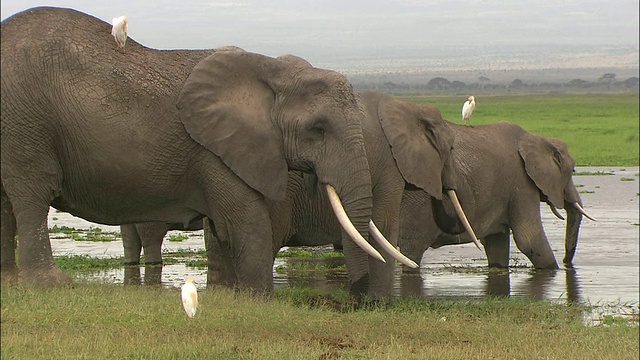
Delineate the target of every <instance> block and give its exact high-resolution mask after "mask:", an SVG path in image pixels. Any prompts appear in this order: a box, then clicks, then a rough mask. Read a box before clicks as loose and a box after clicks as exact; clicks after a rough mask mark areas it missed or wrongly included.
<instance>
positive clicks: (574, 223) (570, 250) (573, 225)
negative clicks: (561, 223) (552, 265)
mask: <svg viewBox="0 0 640 360" xmlns="http://www.w3.org/2000/svg"><path fill="white" fill-rule="evenodd" d="M576 204H577V203H576ZM565 209H566V210H567V228H566V231H565V244H564V248H565V253H564V259H563V260H562V262H564V263H565V264H566V265H571V263H572V262H573V256H574V255H575V254H576V248H577V247H578V232H579V231H580V222H582V212H580V210H578V208H577V207H574V206H573V204H571V203H565Z"/></svg>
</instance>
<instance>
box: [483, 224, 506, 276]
mask: <svg viewBox="0 0 640 360" xmlns="http://www.w3.org/2000/svg"><path fill="white" fill-rule="evenodd" d="M509 240H510V238H509V232H508V231H507V232H504V233H497V234H491V235H488V236H485V237H484V238H483V239H482V245H484V252H485V254H486V255H487V260H488V262H489V267H498V268H506V267H509V255H510V253H509V243H510V241H509Z"/></svg>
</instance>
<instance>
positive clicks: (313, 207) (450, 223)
mask: <svg viewBox="0 0 640 360" xmlns="http://www.w3.org/2000/svg"><path fill="white" fill-rule="evenodd" d="M1 27H2V29H1V30H2V31H1V34H2V35H1V36H2V42H1V46H2V52H1V56H2V72H1V76H2V109H1V110H2V112H1V121H2V139H1V140H2V143H1V144H2V145H1V146H2V149H1V150H2V159H1V160H2V161H1V166H2V173H1V180H2V218H1V222H2V223H1V225H2V233H1V236H2V238H1V245H2V253H1V256H2V258H1V260H2V263H1V269H2V275H3V277H5V276H11V275H15V274H19V278H20V280H21V281H23V282H25V283H37V284H53V285H55V284H61V283H65V282H67V281H69V279H68V278H67V276H66V275H65V274H64V273H63V272H61V271H60V270H59V269H58V268H57V267H56V266H55V264H54V262H53V255H52V252H51V244H50V242H49V235H48V231H47V213H48V210H49V207H50V206H52V207H54V208H56V209H59V210H61V211H65V212H69V213H71V214H73V215H76V216H79V217H82V218H84V219H87V220H89V221H93V222H98V223H103V224H109V225H121V229H122V235H123V243H124V249H125V263H127V264H136V263H138V262H139V261H140V252H141V249H142V248H144V251H145V259H146V262H147V264H149V263H161V262H162V254H161V244H162V239H163V237H164V235H165V233H166V232H167V231H168V230H169V229H199V228H202V227H203V225H204V228H205V234H209V235H212V237H211V238H213V239H215V241H207V250H208V257H209V261H210V263H213V262H215V263H217V264H223V265H222V266H220V268H223V269H225V271H224V274H223V276H222V278H221V281H222V282H224V283H225V284H230V285H233V286H239V287H247V288H250V289H254V290H259V291H264V292H267V293H268V292H270V291H272V289H273V278H272V277H273V271H272V269H273V262H274V258H275V254H276V253H277V252H278V250H279V249H280V248H281V247H283V246H296V245H320V244H329V243H340V244H341V245H342V248H343V251H344V255H345V262H346V265H347V273H348V277H349V281H350V284H351V293H352V294H353V295H354V296H361V295H368V296H370V297H372V298H387V297H389V296H390V295H391V294H392V290H393V274H394V266H395V261H396V260H398V261H400V262H401V263H402V264H403V265H404V267H405V270H406V271H412V270H414V269H415V268H417V267H418V265H417V264H419V263H420V261H421V258H422V255H423V253H424V252H425V250H426V249H427V248H429V247H434V248H435V247H439V246H443V245H450V244H458V243H467V242H471V241H478V240H477V239H476V236H477V238H479V239H481V240H480V241H481V242H482V245H483V247H484V250H485V252H486V255H487V259H488V261H489V266H500V267H506V266H508V265H509V251H510V250H509V245H510V234H511V233H513V238H514V241H515V243H516V246H517V247H518V249H519V250H520V251H521V252H522V253H523V254H524V255H526V256H527V257H528V258H529V259H530V261H531V263H532V264H533V265H534V266H535V267H536V268H548V269H554V268H557V267H558V264H557V262H556V259H555V256H554V254H553V252H552V249H551V247H550V245H549V242H548V240H547V238H546V235H545V233H544V230H543V226H542V221H541V217H540V203H541V202H545V203H547V204H548V205H549V206H550V207H551V209H552V210H553V211H554V213H555V214H557V215H558V216H559V214H558V213H557V210H556V209H557V208H561V209H562V208H563V209H565V210H566V212H567V220H566V221H567V232H566V239H565V240H566V255H565V259H564V262H565V263H571V261H572V259H573V256H574V254H575V249H576V244H577V239H578V230H579V226H580V222H581V220H582V216H583V214H585V213H584V210H583V209H582V206H581V205H582V204H581V200H580V197H579V195H578V193H577V191H576V189H575V186H574V184H573V182H572V171H573V167H574V160H573V158H572V157H571V155H570V154H569V152H568V151H567V147H566V145H565V144H564V143H563V142H562V141H560V140H556V139H549V138H545V137H543V136H539V135H535V134H531V133H528V132H526V131H525V130H523V129H522V128H521V127H519V126H517V125H515V124H511V123H507V122H501V123H496V124H490V125H478V126H475V127H468V126H461V125H457V124H454V123H451V122H448V121H446V120H444V119H443V118H442V116H441V114H440V112H439V111H438V110H437V109H436V108H434V107H432V106H429V105H418V104H413V103H408V102H404V101H401V100H398V99H396V98H394V97H391V96H388V95H385V94H382V93H378V92H372V91H365V92H354V90H353V88H352V86H351V84H350V83H349V82H348V80H347V79H346V78H345V77H344V76H343V75H341V74H339V73H337V72H334V71H330V70H323V69H318V68H315V67H313V66H312V65H311V64H309V63H308V62H306V61H305V60H303V59H301V58H299V57H296V56H292V55H285V56H281V57H278V58H272V57H268V56H264V55H260V54H255V53H250V52H246V51H243V50H242V49H239V48H235V47H226V48H221V49H215V50H170V51H167V50H164V51H161V50H154V49H150V48H146V47H144V46H142V45H140V44H138V43H137V42H135V41H134V40H132V39H130V40H129V41H128V42H127V51H126V53H124V52H119V51H116V50H115V47H114V45H113V38H112V37H111V35H110V25H109V24H107V23H105V22H103V21H101V20H99V19H97V18H94V17H92V16H89V15H87V14H84V13H81V12H78V11H75V10H70V9H61V8H47V7H41V8H33V9H29V10H26V11H24V12H22V13H19V14H16V15H14V16H12V17H10V18H8V19H6V20H5V21H3V22H2V25H1ZM585 215H586V214H585ZM469 224H470V226H469ZM474 233H475V234H474ZM16 234H18V235H19V238H18V241H17V242H16V240H15V239H16V238H15V235H16ZM397 247H399V249H400V251H401V252H402V253H401V252H399V251H398V250H397ZM16 252H17V263H16ZM403 253H404V254H405V255H406V256H405V255H403ZM18 269H19V270H18Z"/></svg>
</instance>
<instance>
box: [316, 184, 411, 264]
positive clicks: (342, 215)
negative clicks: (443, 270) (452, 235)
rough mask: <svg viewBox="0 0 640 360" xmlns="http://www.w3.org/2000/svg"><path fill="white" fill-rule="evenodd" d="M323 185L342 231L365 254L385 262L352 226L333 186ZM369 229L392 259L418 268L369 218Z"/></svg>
mask: <svg viewBox="0 0 640 360" xmlns="http://www.w3.org/2000/svg"><path fill="white" fill-rule="evenodd" d="M325 186H326V189H327V194H328V195H329V202H330V203H331V207H332V208H333V212H334V213H335V214H336V217H337V218H338V222H339V223H340V225H341V226H342V228H343V229H344V231H345V232H346V233H347V234H348V235H349V237H351V239H353V241H354V242H355V243H356V244H357V245H358V246H359V247H360V248H362V250H364V251H365V252H366V253H367V254H369V255H370V256H371V257H373V258H376V259H378V260H380V261H382V262H385V263H386V261H385V259H384V257H382V255H380V253H379V252H378V251H377V250H376V249H375V248H374V247H373V246H371V244H369V242H367V240H365V239H364V238H363V237H362V235H361V234H360V233H359V232H358V230H357V229H356V228H355V226H353V223H352V222H351V220H349V217H348V216H347V213H346V212H345V211H344V207H343V206H342V202H341V201H340V197H339V196H338V193H337V192H336V190H335V189H334V188H333V186H331V185H329V184H326V185H325ZM369 229H371V231H372V234H373V238H374V239H375V240H376V241H377V242H378V244H379V245H380V246H382V248H383V249H385V251H387V252H388V253H389V254H390V255H391V256H392V257H393V258H394V259H396V260H398V261H400V262H401V263H403V264H405V265H407V266H409V267H412V268H414V269H415V268H418V264H416V263H415V262H413V261H412V260H411V259H409V258H407V257H406V256H404V255H402V254H401V253H400V252H399V251H398V250H396V248H395V247H394V246H393V245H392V244H391V243H389V241H388V240H387V239H385V238H384V236H383V235H382V233H380V231H379V230H378V228H376V226H375V224H374V223H373V221H371V220H369Z"/></svg>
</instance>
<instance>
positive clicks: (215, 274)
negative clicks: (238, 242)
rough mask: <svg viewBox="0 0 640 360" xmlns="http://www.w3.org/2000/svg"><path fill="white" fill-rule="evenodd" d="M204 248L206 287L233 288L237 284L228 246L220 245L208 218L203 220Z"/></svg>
mask: <svg viewBox="0 0 640 360" xmlns="http://www.w3.org/2000/svg"><path fill="white" fill-rule="evenodd" d="M203 228H204V246H205V248H206V250H207V286H209V285H212V286H216V285H223V286H233V285H234V284H236V283H237V278H236V275H235V270H234V268H233V263H232V262H231V254H230V253H229V244H228V243H224V244H223V243H221V242H220V240H219V238H218V235H217V234H216V228H215V225H214V223H213V221H211V220H210V219H208V218H205V219H204V220H203Z"/></svg>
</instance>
